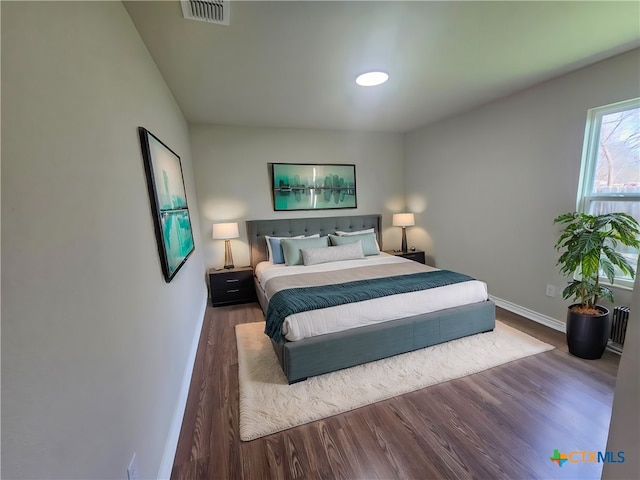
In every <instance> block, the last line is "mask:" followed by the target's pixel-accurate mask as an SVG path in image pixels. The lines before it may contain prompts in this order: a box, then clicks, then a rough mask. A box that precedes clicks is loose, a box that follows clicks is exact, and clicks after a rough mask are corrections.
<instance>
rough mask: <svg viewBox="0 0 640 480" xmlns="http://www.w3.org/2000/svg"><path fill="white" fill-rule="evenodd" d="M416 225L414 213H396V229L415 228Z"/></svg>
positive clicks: (394, 218)
mask: <svg viewBox="0 0 640 480" xmlns="http://www.w3.org/2000/svg"><path fill="white" fill-rule="evenodd" d="M415 224H416V220H415V218H414V216H413V213H394V214H393V226H394V227H413V226H414V225H415Z"/></svg>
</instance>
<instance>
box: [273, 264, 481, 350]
mask: <svg viewBox="0 0 640 480" xmlns="http://www.w3.org/2000/svg"><path fill="white" fill-rule="evenodd" d="M470 280H475V279H474V278H472V277H470V276H468V275H464V274H462V273H457V272H452V271H450V270H436V271H435V272H420V273H412V274H409V275H398V276H394V277H384V278H372V279H370V280H357V281H354V282H347V283H339V284H337V285H321V286H316V287H304V288H287V289H285V290H280V291H279V292H277V293H276V294H274V295H273V297H271V299H270V300H269V307H268V308H267V315H266V327H265V331H264V333H266V334H267V335H269V336H270V337H271V338H272V339H274V340H275V341H279V340H280V339H281V338H282V324H283V323H284V320H285V318H287V317H288V316H289V315H293V314H294V313H300V312H306V311H309V310H318V309H320V308H327V307H335V306H336V305H343V304H345V303H354V302H362V301H365V300H372V299H374V298H380V297H387V296H389V295H396V294H400V293H409V292H417V291H420V290H428V289H430V288H436V287H443V286H445V285H452V284H454V283H461V282H468V281H470Z"/></svg>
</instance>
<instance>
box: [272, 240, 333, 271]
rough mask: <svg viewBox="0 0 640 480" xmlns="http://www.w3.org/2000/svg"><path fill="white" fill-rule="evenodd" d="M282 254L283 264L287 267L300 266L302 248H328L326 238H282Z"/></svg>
mask: <svg viewBox="0 0 640 480" xmlns="http://www.w3.org/2000/svg"><path fill="white" fill-rule="evenodd" d="M280 245H281V246H282V252H283V253H284V263H285V264H287V265H302V252H301V251H300V250H301V249H303V248H321V247H328V246H329V239H328V238H327V237H315V238H283V239H282V240H280Z"/></svg>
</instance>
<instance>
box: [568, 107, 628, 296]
mask: <svg viewBox="0 0 640 480" xmlns="http://www.w3.org/2000/svg"><path fill="white" fill-rule="evenodd" d="M578 211H579V212H583V213H589V214H592V215H600V214H602V213H610V212H624V213H628V214H629V215H631V216H633V217H634V218H635V219H636V220H638V221H640V98H636V99H633V100H628V101H626V102H620V103H615V104H613V105H606V106H604V107H598V108H593V109H591V110H589V112H588V114H587V127H586V132H585V140H584V149H583V157H582V169H581V172H580V187H579V189H578ZM617 250H618V251H619V252H620V253H622V254H623V255H624V256H626V257H627V258H628V259H629V263H631V265H634V266H635V265H636V264H637V261H638V251H637V250H635V249H632V248H629V247H625V246H620V245H619V246H618V248H617ZM615 284H616V285H618V286H623V287H629V288H632V287H633V281H632V280H631V279H630V278H629V277H628V276H627V277H625V276H622V275H621V276H616V281H615Z"/></svg>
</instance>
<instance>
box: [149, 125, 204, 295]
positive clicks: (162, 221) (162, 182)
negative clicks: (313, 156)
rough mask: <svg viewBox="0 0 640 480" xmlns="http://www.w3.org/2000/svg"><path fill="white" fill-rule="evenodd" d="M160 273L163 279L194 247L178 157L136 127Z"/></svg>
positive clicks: (167, 278)
mask: <svg viewBox="0 0 640 480" xmlns="http://www.w3.org/2000/svg"><path fill="white" fill-rule="evenodd" d="M138 134H139V136H140V146H141V148H142V157H143V159H144V169H145V174H146V177H147V189H148V192H149V200H150V203H151V212H152V216H153V221H154V228H155V234H156V243H157V246H158V254H159V256H160V264H161V266H162V273H163V275H164V279H165V281H166V282H167V283H169V282H171V280H172V279H173V278H174V277H175V275H176V273H178V271H179V270H180V269H181V268H182V266H183V265H184V264H185V263H186V261H187V259H188V258H189V256H190V255H191V254H192V253H193V252H194V250H195V244H194V241H193V231H192V228H191V218H190V217H189V208H188V205H187V193H186V189H185V186H184V177H183V175H182V163H181V162H180V157H179V156H178V154H176V153H175V152H174V151H173V150H171V149H170V148H169V147H168V146H167V145H165V144H164V143H163V142H162V141H161V140H160V139H159V138H158V137H156V136H155V135H154V134H153V133H151V132H150V131H148V130H147V129H146V128H144V127H138Z"/></svg>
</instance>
